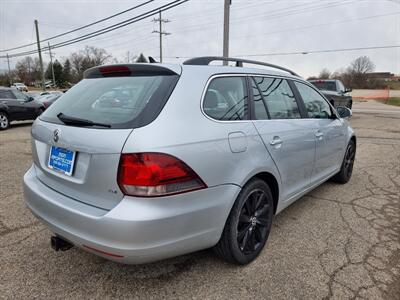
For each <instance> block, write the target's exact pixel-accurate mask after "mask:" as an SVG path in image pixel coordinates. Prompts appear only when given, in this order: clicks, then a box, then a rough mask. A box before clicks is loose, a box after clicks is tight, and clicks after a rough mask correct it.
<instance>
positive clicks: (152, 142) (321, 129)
mask: <svg viewBox="0 0 400 300" xmlns="http://www.w3.org/2000/svg"><path fill="white" fill-rule="evenodd" d="M216 60H229V61H235V62H236V66H237V67H229V66H216V65H209V63H210V62H213V61H216ZM243 63H252V64H257V65H262V66H267V67H270V68H269V69H257V68H244V67H242V65H243ZM274 69H275V70H274ZM350 116H351V110H349V109H348V108H343V107H340V108H338V109H337V110H335V109H334V108H333V107H332V105H331V104H330V103H329V101H327V99H326V98H325V97H324V96H323V94H322V93H321V92H320V91H319V90H318V89H316V88H315V87H314V86H313V85H312V84H310V83H308V82H307V81H305V80H303V79H301V78H300V77H299V76H297V75H296V73H294V72H293V71H290V70H288V69H285V68H283V67H280V66H275V65H271V64H267V63H261V62H255V61H248V60H239V59H233V58H232V59H227V58H219V57H200V58H194V59H190V60H188V61H186V62H184V63H183V65H169V64H153V63H150V64H127V65H111V66H100V67H95V68H91V69H89V70H87V71H86V72H85V74H84V79H83V80H82V81H81V82H79V83H78V84H77V85H75V86H74V87H73V88H71V89H70V90H69V91H68V93H66V94H65V95H64V96H63V97H61V98H60V99H59V100H58V101H56V102H55V103H54V104H53V105H51V106H50V107H49V108H48V109H47V110H46V111H45V112H44V113H43V114H42V115H41V116H40V117H39V118H38V119H37V120H36V121H35V122H34V124H33V126H32V139H33V142H32V145H33V160H34V162H33V165H32V167H31V168H30V169H29V170H28V171H27V173H26V174H25V176H24V193H25V200H26V203H27V206H28V207H29V208H30V209H31V211H32V212H33V214H34V215H36V216H37V217H38V218H39V219H40V220H41V221H42V222H44V223H45V224H46V225H47V226H48V227H49V228H50V229H51V230H52V231H53V232H54V236H52V237H51V245H52V247H53V248H54V249H55V250H67V249H69V248H70V247H72V246H73V245H75V246H78V247H80V248H82V249H84V250H86V251H89V252H92V253H94V254H97V255H100V256H102V257H105V258H107V259H111V260H114V261H118V262H122V263H144V262H150V261H155V260H160V259H164V258H168V257H173V256H177V255H181V254H185V253H189V252H193V251H197V250H200V249H205V248H210V247H214V249H215V252H216V253H217V254H218V255H219V256H221V257H222V258H224V259H226V260H227V261H229V262H232V263H236V264H247V263H249V262H251V261H252V260H254V259H255V258H256V257H257V256H258V255H259V253H260V252H261V250H262V249H263V247H264V245H265V243H266V241H267V238H268V235H269V232H270V230H271V224H272V218H273V216H274V215H276V214H277V213H279V212H281V211H282V210H283V209H284V208H286V207H287V206H289V205H290V204H292V203H293V202H294V201H296V200H297V199H299V198H300V197H301V196H303V195H304V194H306V193H308V192H309V191H311V190H312V189H314V188H315V187H317V186H319V185H321V184H322V183H323V182H325V181H326V180H329V179H333V180H335V181H337V182H339V183H346V182H348V181H349V179H350V177H351V174H352V170H353V163H354V158H355V153H356V137H355V135H354V132H353V130H352V128H351V127H350V125H349V124H348V122H347V120H346V119H345V118H347V117H350Z"/></svg>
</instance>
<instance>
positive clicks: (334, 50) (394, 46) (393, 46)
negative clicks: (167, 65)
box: [166, 45, 400, 59]
mask: <svg viewBox="0 0 400 300" xmlns="http://www.w3.org/2000/svg"><path fill="white" fill-rule="evenodd" d="M392 48H400V45H388V46H372V47H355V48H341V49H323V50H307V51H293V52H271V53H260V54H240V55H239V54H236V55H232V57H256V56H279V55H297V54H303V55H305V54H314V53H330V52H345V51H359V50H374V49H392ZM166 58H176V59H180V58H193V56H168V57H166Z"/></svg>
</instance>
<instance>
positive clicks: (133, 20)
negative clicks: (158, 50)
mask: <svg viewBox="0 0 400 300" xmlns="http://www.w3.org/2000/svg"><path fill="white" fill-rule="evenodd" d="M187 1H189V0H175V1H172V2H170V3H168V4H165V5H162V6H160V7H157V8H155V9H152V10H150V11H148V12H146V13H142V14H140V15H138V16H135V17H133V18H130V19H127V20H125V21H122V22H119V23H116V24H114V25H111V26H108V27H105V28H103V29H100V30H96V31H93V32H91V33H88V34H85V35H82V36H79V37H76V38H73V39H70V40H67V41H63V42H60V43H58V44H53V45H52V46H51V49H55V48H60V47H65V46H68V45H71V44H75V43H78V42H81V41H84V40H87V39H90V38H93V37H95V36H98V35H101V34H104V33H107V32H110V31H114V30H116V29H119V28H122V27H125V26H128V25H130V24H133V23H136V22H138V21H141V20H143V19H146V18H149V17H151V16H154V15H156V14H158V13H159V12H160V11H166V10H169V9H171V8H174V7H176V6H178V5H181V4H183V3H185V2H187ZM43 50H48V48H44V49H43ZM37 52H38V51H37V50H30V51H26V52H21V53H15V54H12V55H9V56H10V57H18V56H25V55H31V54H35V53H37ZM4 57H5V56H0V58H4Z"/></svg>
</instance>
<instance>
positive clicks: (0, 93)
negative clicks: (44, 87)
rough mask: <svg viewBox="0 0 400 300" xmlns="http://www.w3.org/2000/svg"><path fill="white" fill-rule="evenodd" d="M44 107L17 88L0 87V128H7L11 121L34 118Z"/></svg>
mask: <svg viewBox="0 0 400 300" xmlns="http://www.w3.org/2000/svg"><path fill="white" fill-rule="evenodd" d="M44 109H45V107H44V106H43V104H42V103H40V102H37V101H35V100H34V99H33V97H30V96H28V95H26V94H24V93H22V92H20V91H19V90H17V89H12V88H5V87H0V130H4V129H7V128H8V127H9V126H10V122H11V121H22V120H34V119H36V118H37V116H39V115H40V114H41V113H42V112H43V111H44Z"/></svg>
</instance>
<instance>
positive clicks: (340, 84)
mask: <svg viewBox="0 0 400 300" xmlns="http://www.w3.org/2000/svg"><path fill="white" fill-rule="evenodd" d="M337 88H338V91H339V92H344V90H345V88H344V85H343V83H342V82H341V81H337Z"/></svg>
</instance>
